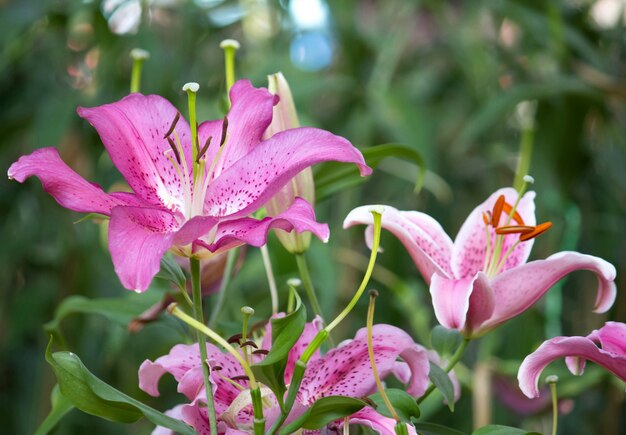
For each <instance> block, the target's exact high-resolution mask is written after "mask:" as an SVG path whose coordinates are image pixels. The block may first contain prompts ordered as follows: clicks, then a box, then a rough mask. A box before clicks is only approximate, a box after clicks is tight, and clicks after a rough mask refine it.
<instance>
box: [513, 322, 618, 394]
mask: <svg viewBox="0 0 626 435" xmlns="http://www.w3.org/2000/svg"><path fill="white" fill-rule="evenodd" d="M563 357H565V363H566V364H567V368H568V369H569V370H570V372H572V373H573V374H575V375H582V374H583V372H584V370H585V363H586V361H587V360H590V361H593V362H595V363H596V364H599V365H601V366H602V367H604V368H605V369H607V370H608V371H610V372H611V373H613V374H614V375H615V376H617V377H618V378H620V379H621V380H622V381H624V382H626V324H624V323H618V322H606V323H605V324H604V326H603V327H602V328H600V329H597V330H595V331H593V332H592V333H591V334H589V335H588V336H586V337H555V338H551V339H550V340H546V341H544V342H543V343H542V344H541V346H539V348H537V350H536V351H534V352H533V353H531V354H530V355H528V356H527V357H526V358H524V361H523V362H522V365H521V366H520V368H519V371H518V373H517V380H518V381H519V387H520V389H521V390H522V392H523V393H524V394H525V395H526V396H528V397H531V398H532V397H538V396H539V389H538V388H537V383H538V381H539V375H541V372H542V371H543V369H545V368H546V366H547V365H548V364H550V363H551V362H552V361H554V360H557V359H559V358H563Z"/></svg>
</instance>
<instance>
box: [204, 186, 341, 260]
mask: <svg viewBox="0 0 626 435" xmlns="http://www.w3.org/2000/svg"><path fill="white" fill-rule="evenodd" d="M272 228H277V229H281V230H284V231H292V230H295V231H296V232H298V233H302V232H304V231H310V232H311V233H313V234H315V235H316V236H317V237H318V238H319V239H320V240H322V241H323V242H327V241H328V237H329V230H328V225H327V224H320V223H318V222H317V221H316V220H315V212H314V211H313V207H311V205H310V204H309V203H308V202H306V201H305V200H303V199H302V198H296V200H295V201H294V203H293V204H292V205H291V207H289V208H288V209H287V210H285V211H284V212H282V213H281V214H279V215H278V216H275V217H266V218H264V219H262V220H257V219H253V218H240V219H235V220H231V221H226V222H221V223H220V224H219V225H218V227H217V232H216V234H215V242H214V243H213V244H211V245H209V250H210V251H212V252H218V251H222V250H226V249H230V248H231V247H233V246H237V245H241V244H248V245H252V246H256V247H259V246H263V245H264V244H265V243H266V242H267V234H268V233H269V231H270V230H271V229H272Z"/></svg>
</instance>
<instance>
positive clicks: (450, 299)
mask: <svg viewBox="0 0 626 435" xmlns="http://www.w3.org/2000/svg"><path fill="white" fill-rule="evenodd" d="M430 294H431V296H432V300H433V307H434V309H435V316H437V320H438V321H439V323H440V324H441V325H442V326H444V327H446V328H448V329H458V330H465V331H466V333H468V334H469V335H471V332H472V331H473V330H474V329H478V327H479V326H480V325H481V324H482V323H483V322H485V321H486V320H487V319H489V318H490V317H491V315H492V314H493V311H494V306H495V302H494V296H493V292H492V290H491V287H490V285H489V279H488V278H487V275H485V274H484V273H482V272H478V273H477V274H476V275H475V276H474V277H472V278H464V279H448V278H444V277H442V276H440V275H438V274H435V275H433V277H432V281H431V283H430Z"/></svg>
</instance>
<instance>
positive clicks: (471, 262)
mask: <svg viewBox="0 0 626 435" xmlns="http://www.w3.org/2000/svg"><path fill="white" fill-rule="evenodd" d="M500 195H504V197H505V200H506V202H507V203H509V204H511V205H513V204H515V201H517V197H518V193H517V191H516V190H515V189H513V188H511V187H506V188H503V189H499V190H497V191H496V192H494V193H493V194H492V195H491V196H490V197H489V198H487V200H486V201H485V202H483V203H482V204H480V205H479V206H478V207H476V208H475V209H474V210H473V211H472V212H471V213H470V215H469V216H468V217H467V219H466V220H465V222H464V223H463V225H462V226H461V229H460V230H459V233H458V234H457V236H456V238H455V240H454V248H453V250H452V260H451V263H452V264H451V265H452V271H453V273H454V276H455V277H456V278H457V279H460V278H469V277H471V276H474V275H475V274H476V272H478V271H479V270H483V266H484V262H485V251H486V250H487V234H486V230H485V222H484V221H483V213H485V212H488V211H489V212H490V211H491V210H493V206H494V204H495V202H496V200H497V199H498V197H500ZM534 199H535V192H527V193H526V194H525V195H524V196H523V197H522V199H521V200H520V202H519V205H518V207H517V212H518V213H519V214H520V216H521V217H522V219H523V220H524V223H525V224H526V225H530V226H532V225H535V223H536V220H535V202H534ZM506 219H507V218H506V216H504V213H503V216H502V217H501V218H500V225H505V224H506ZM512 224H515V222H514V221H513V223H512ZM489 233H490V237H491V247H492V249H493V246H494V241H495V231H494V229H493V228H492V227H491V226H490V227H489ZM518 239H519V235H518V234H510V235H507V236H505V237H504V243H503V245H502V251H501V252H502V253H505V252H507V251H508V249H509V248H510V247H511V246H512V245H513V244H514V243H515V242H516V241H517V240H518ZM533 243H534V239H531V240H529V241H527V242H524V243H520V244H519V246H517V248H515V250H514V251H513V252H512V253H511V255H510V256H509V257H508V259H507V261H506V262H505V264H504V266H503V270H508V269H511V268H513V267H516V266H518V265H520V264H524V263H525V262H526V260H527V259H528V256H529V255H530V251H531V249H532V245H533Z"/></svg>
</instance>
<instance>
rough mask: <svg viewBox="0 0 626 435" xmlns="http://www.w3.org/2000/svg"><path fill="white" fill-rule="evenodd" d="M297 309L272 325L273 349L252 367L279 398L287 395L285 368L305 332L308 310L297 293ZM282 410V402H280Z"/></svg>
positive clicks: (256, 375)
mask: <svg viewBox="0 0 626 435" xmlns="http://www.w3.org/2000/svg"><path fill="white" fill-rule="evenodd" d="M294 295H295V297H296V307H295V309H294V310H293V311H292V312H291V313H289V314H287V315H286V316H285V317H281V318H274V319H272V320H271V324H272V348H271V349H270V352H269V353H268V354H267V356H266V357H265V358H264V359H263V360H262V361H261V362H259V363H256V364H254V365H253V366H252V372H253V373H254V376H255V377H256V378H257V380H259V381H260V382H262V383H264V384H265V385H267V386H268V387H269V388H270V389H271V390H272V391H273V392H274V394H275V395H276V397H278V398H282V397H283V396H284V394H285V391H286V388H285V367H286V365H287V357H288V356H289V351H290V350H291V348H292V347H293V346H294V344H296V342H297V341H298V338H300V336H301V335H302V331H304V325H305V323H306V308H305V306H304V305H303V304H302V300H301V299H300V296H298V294H297V293H295V292H294ZM279 404H280V405H281V408H282V400H281V401H280V402H279Z"/></svg>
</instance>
